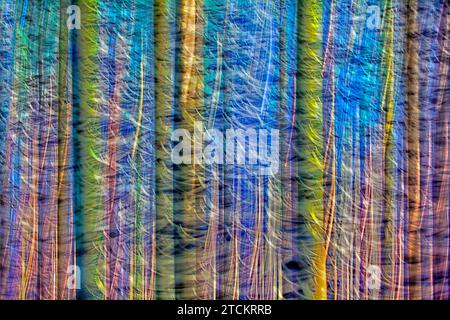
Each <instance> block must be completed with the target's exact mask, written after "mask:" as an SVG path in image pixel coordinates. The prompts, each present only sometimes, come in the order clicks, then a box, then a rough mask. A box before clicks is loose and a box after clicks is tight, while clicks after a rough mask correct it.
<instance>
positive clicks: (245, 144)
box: [171, 122, 279, 175]
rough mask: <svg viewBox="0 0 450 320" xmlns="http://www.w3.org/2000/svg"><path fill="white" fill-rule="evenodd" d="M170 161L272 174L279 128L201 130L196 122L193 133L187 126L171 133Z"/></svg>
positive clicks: (277, 147) (274, 170) (276, 158)
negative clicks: (227, 166) (228, 166)
mask: <svg viewBox="0 0 450 320" xmlns="http://www.w3.org/2000/svg"><path fill="white" fill-rule="evenodd" d="M171 139H172V142H176V143H177V144H176V145H175V146H174V147H173V149H172V162H173V163H174V164H177V165H179V164H192V163H193V164H205V165H214V164H217V165H233V166H235V167H237V168H242V169H244V170H245V172H246V173H250V174H255V175H275V174H277V173H278V170H279V130H277V129H270V130H268V129H255V128H248V129H245V130H244V129H227V130H226V131H225V133H224V132H222V131H220V130H219V129H208V130H206V131H205V130H203V123H202V122H196V123H195V125H194V132H193V135H192V133H191V132H190V131H189V130H186V129H176V130H174V131H173V133H172V137H171Z"/></svg>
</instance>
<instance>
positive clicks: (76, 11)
mask: <svg viewBox="0 0 450 320" xmlns="http://www.w3.org/2000/svg"><path fill="white" fill-rule="evenodd" d="M66 13H67V14H68V15H69V16H68V17H67V28H68V29H69V30H73V29H77V30H79V29H81V10H80V7H79V6H76V5H72V6H68V7H67V10H66Z"/></svg>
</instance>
